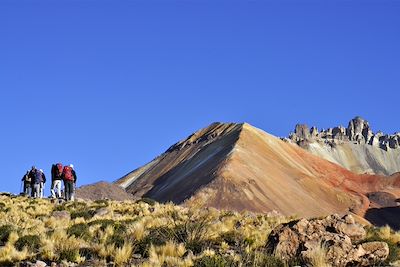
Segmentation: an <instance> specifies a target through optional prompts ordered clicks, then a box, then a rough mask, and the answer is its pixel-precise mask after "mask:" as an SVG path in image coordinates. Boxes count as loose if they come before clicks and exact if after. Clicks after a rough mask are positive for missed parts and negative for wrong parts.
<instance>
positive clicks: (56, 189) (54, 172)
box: [50, 163, 63, 198]
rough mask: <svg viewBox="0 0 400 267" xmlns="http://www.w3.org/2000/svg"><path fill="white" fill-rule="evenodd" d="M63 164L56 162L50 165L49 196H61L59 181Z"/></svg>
mask: <svg viewBox="0 0 400 267" xmlns="http://www.w3.org/2000/svg"><path fill="white" fill-rule="evenodd" d="M62 173H63V165H62V164H61V163H56V164H53V165H52V166H51V189H50V192H51V197H52V198H61V181H62V179H63V178H62Z"/></svg>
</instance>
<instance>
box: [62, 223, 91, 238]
mask: <svg viewBox="0 0 400 267" xmlns="http://www.w3.org/2000/svg"><path fill="white" fill-rule="evenodd" d="M67 234H68V235H70V236H74V237H77V238H82V239H88V238H89V237H90V235H89V226H88V225H87V224H86V223H78V224H74V225H71V227H69V228H68V230H67Z"/></svg>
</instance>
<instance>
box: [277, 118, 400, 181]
mask: <svg viewBox="0 0 400 267" xmlns="http://www.w3.org/2000/svg"><path fill="white" fill-rule="evenodd" d="M283 140H284V141H286V142H289V143H294V144H297V145H298V146H300V147H302V148H304V149H306V150H308V151H309V152H311V153H312V154H314V155H316V156H319V157H322V158H324V159H326V160H329V161H331V162H334V163H336V164H339V165H341V166H342V167H344V168H346V169H348V170H350V171H353V172H356V173H371V174H382V175H391V174H393V173H396V172H399V171H400V133H395V134H392V135H389V134H384V133H383V132H381V131H378V132H376V133H375V132H373V131H372V128H371V127H370V125H369V122H368V121H367V120H365V119H363V118H361V117H359V116H358V117H355V118H354V119H352V120H351V121H350V122H349V124H348V126H347V128H346V127H343V126H337V127H334V128H329V129H327V130H320V131H319V130H318V128H317V127H311V128H309V127H308V126H307V125H306V124H297V125H296V127H295V130H294V132H293V133H291V134H290V135H289V137H288V138H283Z"/></svg>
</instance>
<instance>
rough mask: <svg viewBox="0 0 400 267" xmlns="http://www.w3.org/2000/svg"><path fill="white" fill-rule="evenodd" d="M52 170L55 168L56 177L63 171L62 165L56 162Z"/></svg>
mask: <svg viewBox="0 0 400 267" xmlns="http://www.w3.org/2000/svg"><path fill="white" fill-rule="evenodd" d="M54 170H55V174H56V177H61V175H62V173H63V165H62V164H61V163H57V164H56V165H55V168H54Z"/></svg>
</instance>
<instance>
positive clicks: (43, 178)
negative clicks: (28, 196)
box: [39, 169, 46, 198]
mask: <svg viewBox="0 0 400 267" xmlns="http://www.w3.org/2000/svg"><path fill="white" fill-rule="evenodd" d="M39 171H40V173H41V175H42V181H41V182H40V196H39V197H40V198H43V192H44V185H45V183H46V175H44V171H43V170H42V169H40V170H39Z"/></svg>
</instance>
